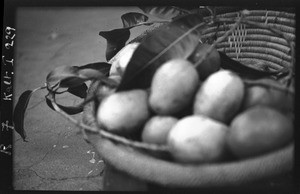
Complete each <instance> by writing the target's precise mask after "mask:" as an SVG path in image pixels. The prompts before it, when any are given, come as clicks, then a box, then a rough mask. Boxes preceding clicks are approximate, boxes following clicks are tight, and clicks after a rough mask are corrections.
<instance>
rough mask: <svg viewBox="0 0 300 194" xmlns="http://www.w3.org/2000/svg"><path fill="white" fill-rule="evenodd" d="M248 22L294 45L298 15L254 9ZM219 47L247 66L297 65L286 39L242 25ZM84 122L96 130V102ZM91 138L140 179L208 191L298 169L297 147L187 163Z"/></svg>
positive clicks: (213, 31) (214, 30) (212, 32)
mask: <svg viewBox="0 0 300 194" xmlns="http://www.w3.org/2000/svg"><path fill="white" fill-rule="evenodd" d="M217 14H218V13H217ZM218 16H222V18H233V19H234V18H236V17H239V16H240V15H239V12H228V13H222V14H218ZM247 19H249V21H255V22H258V23H264V24H269V25H270V26H272V27H274V28H276V29H279V30H280V31H281V32H284V33H285V35H286V37H288V38H289V39H290V41H292V42H293V41H294V40H295V27H294V26H295V14H293V13H288V12H282V11H272V10H251V11H250V12H249V15H248V16H247ZM232 23H233V22H232ZM232 23H231V24H230V23H227V24H224V25H219V26H218V27H217V26H214V25H211V26H209V28H208V29H207V30H206V31H205V32H204V35H203V39H202V40H204V41H205V40H209V38H210V37H213V36H216V37H220V36H222V35H223V34H224V33H225V31H228V30H229V28H230V26H231V25H232ZM217 49H218V50H219V51H222V52H225V53H226V54H227V55H228V56H229V57H230V58H232V59H235V60H238V61H240V62H242V63H248V62H249V61H250V62H251V61H257V62H261V61H263V62H264V63H265V64H267V65H268V66H269V67H270V68H271V69H274V70H278V69H281V68H283V67H285V66H288V65H291V64H292V57H291V47H290V45H289V44H288V42H287V40H286V39H284V38H282V37H278V36H277V35H275V34H274V33H273V32H270V31H269V30H266V29H260V28H257V27H253V26H248V25H247V26H246V25H244V24H241V25H240V26H239V27H238V28H237V29H236V30H235V31H234V32H233V33H232V34H231V35H230V36H229V37H227V38H226V39H225V40H224V41H223V42H221V43H220V44H218V45H217ZM251 64H253V63H251ZM96 85H97V83H93V84H92V85H91V86H90V91H89V95H92V94H93V91H94V90H95V89H96ZM83 121H84V122H85V123H86V124H88V125H91V126H96V124H95V104H94V102H91V103H90V104H88V105H87V106H86V107H85V108H84V117H83ZM89 139H90V141H91V142H92V144H93V145H94V146H95V147H96V149H97V150H98V152H99V154H100V155H101V156H102V157H103V158H104V160H105V161H106V162H107V163H108V164H109V165H111V166H113V167H115V168H116V169H117V170H119V171H122V172H125V173H127V174H128V175H130V176H132V177H134V178H137V179H140V180H142V181H145V182H147V183H154V184H158V185H160V186H163V187H172V188H174V187H176V188H177V187H181V188H199V187H201V188H203V187H216V186H232V185H240V184H243V183H250V182H254V181H259V180H266V179H268V178H271V177H275V176H279V175H282V174H285V173H289V172H291V171H292V170H293V161H294V158H293V154H294V145H293V143H291V144H289V145H288V146H286V147H284V148H281V149H279V150H277V151H274V152H271V153H268V154H265V155H262V156H258V157H253V158H249V159H245V160H240V161H230V162H223V163H215V164H201V165H183V164H180V163H175V162H170V161H168V160H163V159H160V158H157V157H153V156H152V155H151V154H149V153H148V152H145V151H142V150H140V149H136V148H135V147H132V146H128V145H127V146H126V145H124V144H122V143H118V142H115V141H112V140H110V139H108V138H104V137H102V136H100V135H89Z"/></svg>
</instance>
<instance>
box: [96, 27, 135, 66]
mask: <svg viewBox="0 0 300 194" xmlns="http://www.w3.org/2000/svg"><path fill="white" fill-rule="evenodd" d="M99 35H100V36H102V37H103V38H105V39H106V42H107V45H106V60H107V61H109V60H110V59H111V58H112V57H113V56H115V55H116V54H117V53H118V52H119V51H120V50H121V49H122V48H123V47H124V46H125V43H126V42H127V40H128V39H129V37H130V28H121V29H115V30H111V31H101V32H100V33H99Z"/></svg>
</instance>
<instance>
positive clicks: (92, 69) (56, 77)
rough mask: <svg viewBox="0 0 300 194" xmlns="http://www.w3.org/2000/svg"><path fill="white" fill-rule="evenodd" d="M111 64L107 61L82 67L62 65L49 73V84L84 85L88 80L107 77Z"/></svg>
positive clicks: (61, 85)
mask: <svg viewBox="0 0 300 194" xmlns="http://www.w3.org/2000/svg"><path fill="white" fill-rule="evenodd" d="M110 67H111V64H109V63H105V62H98V63H90V64H87V65H84V66H81V67H78V66H61V67H57V68H55V69H54V70H52V71H51V72H50V73H49V74H48V75H47V79H46V81H47V85H48V86H53V85H55V84H57V83H59V87H64V88H69V87H77V86H80V85H82V84H83V83H84V82H86V81H87V80H96V79H106V76H107V75H108V74H109V70H110Z"/></svg>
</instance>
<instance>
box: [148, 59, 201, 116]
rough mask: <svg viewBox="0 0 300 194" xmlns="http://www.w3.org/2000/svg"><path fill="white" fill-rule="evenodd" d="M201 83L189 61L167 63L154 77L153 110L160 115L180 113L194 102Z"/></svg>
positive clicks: (151, 94)
mask: <svg viewBox="0 0 300 194" xmlns="http://www.w3.org/2000/svg"><path fill="white" fill-rule="evenodd" d="M199 83H200V81H199V76H198V73H197V71H196V69H195V67H194V66H193V64H191V63H190V62H189V61H187V60H185V59H172V60H170V61H167V62H166V63H164V64H162V66H160V67H159V68H158V69H157V71H156V72H155V74H154V76H153V79H152V82H151V91H150V97H149V104H150V107H151V109H152V110H153V111H154V112H155V113H157V114H159V115H173V114H176V113H178V112H180V111H181V110H183V109H184V108H185V107H187V106H188V105H189V104H190V103H191V102H192V101H193V98H194V95H195V92H196V91H197V88H198V87H199Z"/></svg>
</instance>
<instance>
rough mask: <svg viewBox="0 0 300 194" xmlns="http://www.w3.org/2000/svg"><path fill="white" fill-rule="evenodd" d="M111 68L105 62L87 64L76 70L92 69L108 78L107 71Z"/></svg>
mask: <svg viewBox="0 0 300 194" xmlns="http://www.w3.org/2000/svg"><path fill="white" fill-rule="evenodd" d="M110 68H111V64H109V63H106V62H96V63H89V64H87V65H83V66H79V67H78V69H80V70H81V69H94V70H98V71H99V72H101V73H103V74H104V75H106V76H108V75H109V71H110Z"/></svg>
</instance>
